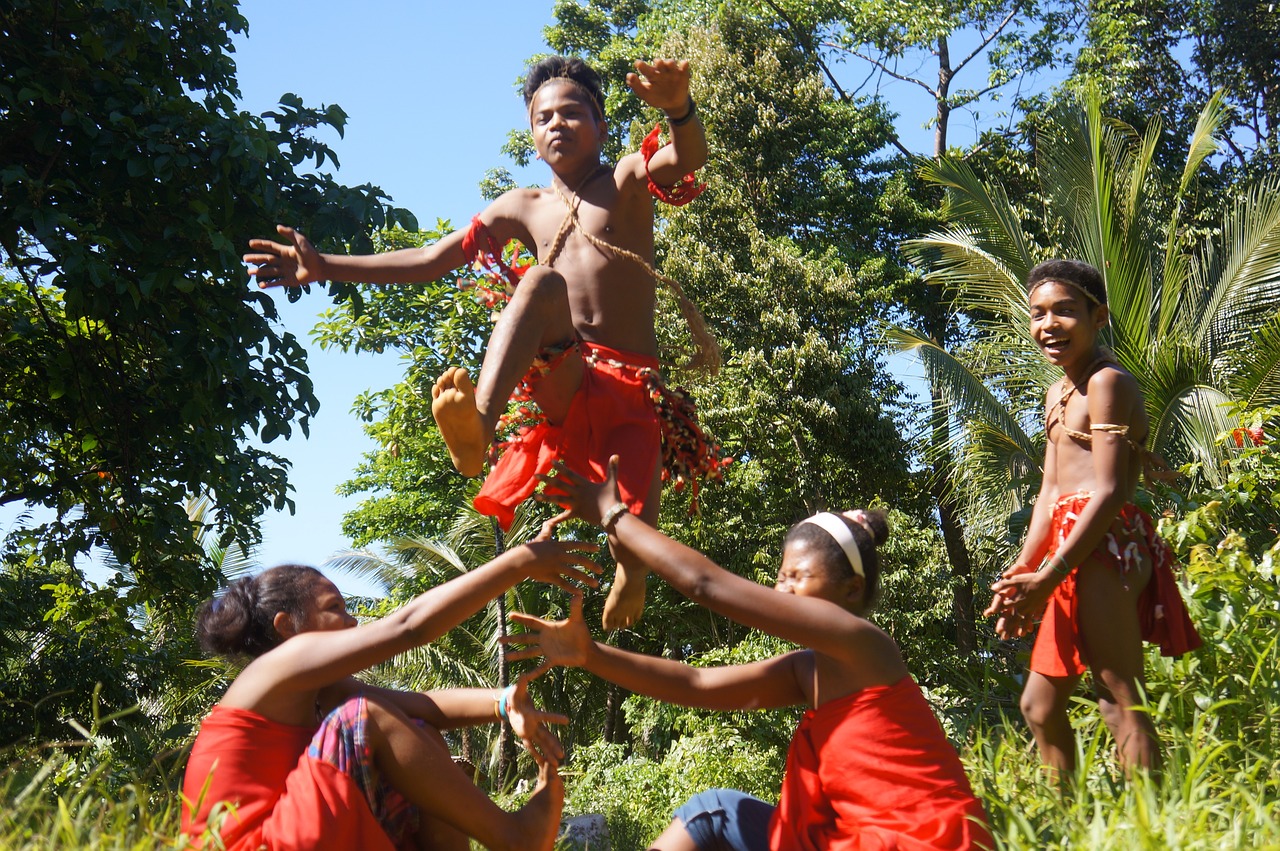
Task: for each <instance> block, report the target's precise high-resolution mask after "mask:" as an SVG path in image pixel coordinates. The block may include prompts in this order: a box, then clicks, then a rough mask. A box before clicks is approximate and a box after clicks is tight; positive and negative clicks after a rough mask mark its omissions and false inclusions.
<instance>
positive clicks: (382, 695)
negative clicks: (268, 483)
mask: <svg viewBox="0 0 1280 851" xmlns="http://www.w3.org/2000/svg"><path fill="white" fill-rule="evenodd" d="M574 546H575V547H579V548H580V547H582V546H583V545H574ZM582 568H588V569H590V570H592V571H598V570H599V568H598V567H597V566H596V565H594V564H593V563H592V562H591V560H590V559H588V558H587V557H586V556H584V555H579V554H576V553H573V552H571V551H570V547H569V546H567V545H565V544H560V543H557V542H554V541H549V540H542V539H539V540H537V541H534V542H533V543H531V544H527V545H525V546H523V547H519V548H516V549H513V550H509V551H508V552H506V553H504V554H503V555H501V556H499V557H498V558H496V559H494V560H493V561H491V562H489V563H488V564H486V565H485V566H483V567H481V568H478V569H476V570H473V571H471V572H469V573H467V574H464V575H463V576H460V577H458V578H456V579H453V580H452V581H450V582H447V583H445V584H444V585H440V586H438V587H436V588H432V589H431V590H430V591H427V592H426V593H425V594H422V595H421V596H419V597H417V598H415V599H414V600H413V601H412V602H410V603H409V604H408V605H406V606H404V607H403V608H401V609H400V610H398V611H396V612H394V613H392V614H390V615H388V616H386V617H384V618H381V619H380V620H377V621H373V622H371V623H366V624H363V625H359V626H357V624H356V620H355V618H353V617H351V615H349V614H348V613H347V608H346V601H344V600H343V598H342V594H341V593H339V591H338V589H337V587H336V586H334V584H333V583H332V582H330V581H329V580H328V579H326V578H324V576H323V575H321V574H320V572H319V571H317V570H316V569H315V568H311V567H299V566H296V565H283V566H280V567H275V568H272V569H271V570H268V571H265V572H264V573H262V574H259V575H258V576H254V577H251V578H247V579H242V580H239V581H238V582H235V583H234V584H232V585H231V586H230V587H229V588H228V589H227V590H226V592H225V593H223V594H222V595H221V596H219V597H216V598H215V599H213V600H211V601H209V602H207V603H205V604H204V606H203V607H202V608H201V611H200V614H199V620H198V625H197V632H198V634H199V638H200V642H201V644H202V645H203V646H204V647H205V649H206V650H208V651H211V652H213V653H217V654H220V655H223V656H228V657H233V658H247V659H249V660H250V661H249V663H248V665H247V666H246V667H245V668H244V670H243V671H242V672H241V673H240V675H239V676H237V677H236V678H235V680H234V681H233V682H232V683H231V686H230V687H229V688H228V689H227V693H226V695H225V696H224V697H223V698H222V700H221V701H220V702H219V703H218V704H217V705H216V706H214V708H213V711H212V712H211V713H210V714H209V716H208V717H207V718H205V720H204V722H203V723H202V724H201V727H200V733H199V735H198V736H197V737H196V742H195V745H194V746H193V748H192V751H191V758H190V760H189V761H188V763H187V772H186V780H185V783H184V786H183V796H184V799H185V800H184V807H183V832H184V833H187V834H188V835H189V836H191V837H192V839H193V840H195V842H197V843H199V842H201V841H202V838H203V837H204V835H205V834H206V833H207V828H208V824H209V822H210V821H211V820H216V819H215V816H218V815H220V814H225V815H224V817H223V819H222V825H221V839H222V842H223V843H224V845H220V846H219V847H226V848H228V849H232V851H235V849H268V851H281V849H299V851H301V849H321V848H360V849H366V851H367V850H368V849H387V851H390V849H392V848H401V849H422V851H425V849H454V851H465V849H467V848H469V847H470V845H469V840H468V837H474V838H476V839H477V840H479V841H480V842H481V843H482V844H483V845H484V846H485V847H486V848H493V849H537V850H538V851H550V849H551V848H552V845H553V843H554V840H555V835H556V831H557V829H558V827H559V821H560V809H561V806H562V803H563V800H564V790H563V786H562V784H561V781H560V778H559V776H558V775H557V773H556V764H557V761H558V760H559V759H560V758H561V756H562V753H561V750H560V743H559V742H558V741H556V738H555V736H553V735H552V734H551V733H550V732H549V731H548V730H547V729H546V728H545V727H544V726H543V723H544V722H556V723H564V722H565V719H564V718H563V717H562V716H554V715H548V714H546V713H542V712H539V711H538V710H537V709H536V708H535V707H534V706H533V704H532V702H531V701H530V700H529V696H528V691H527V680H528V679H529V678H525V679H524V680H522V681H521V682H520V683H519V684H518V685H516V686H510V687H508V688H507V689H504V690H502V691H495V690H493V689H448V690H443V691H433V692H426V693H417V692H402V691H395V690H391V689H381V688H374V687H372V686H366V685H364V684H362V683H360V682H358V681H357V680H355V679H353V678H352V675H353V674H355V673H356V672H357V671H360V670H363V669H365V668H368V667H370V666H371V665H376V664H378V663H379V662H383V661H386V660H387V659H390V658H391V657H392V656H395V655H397V654H399V653H403V652H404V651H406V650H409V649H410V648H413V647H417V646H420V645H422V644H426V643H427V642H430V641H432V640H434V639H436V638H438V637H439V636H441V635H442V634H444V633H445V632H447V631H448V630H450V629H452V628H453V627H455V626H457V625H458V624H459V623H461V622H462V620H463V619H464V618H466V617H469V616H470V615H471V614H473V613H474V612H476V611H477V610H478V609H479V608H480V607H481V606H483V605H485V604H486V603H487V602H489V601H490V600H492V599H493V598H494V597H496V596H497V595H498V594H501V593H503V592H505V591H506V590H507V589H508V588H510V587H511V586H512V585H514V584H515V583H517V582H519V581H520V580H522V579H526V578H531V579H538V580H540V581H543V582H550V583H553V584H556V585H560V586H562V587H571V586H569V583H568V582H567V580H566V579H565V577H573V578H577V579H583V580H587V581H588V583H589V584H593V585H594V583H595V580H594V578H593V577H592V576H591V575H590V574H587V573H585V572H584V571H583V570H582ZM502 719H507V720H509V721H510V722H511V725H512V729H513V730H515V732H516V733H517V734H518V735H520V736H521V737H522V738H523V739H524V740H525V746H526V747H527V748H528V749H529V750H530V752H531V753H533V755H534V758H535V759H536V760H537V761H538V764H539V777H538V785H537V788H536V789H535V790H534V793H533V796H532V798H531V799H530V801H529V803H528V804H526V805H525V807H524V808H523V809H521V810H519V811H518V812H515V813H507V812H505V811H503V810H501V809H499V808H498V807H497V806H496V805H495V804H494V803H493V801H491V800H490V799H489V798H488V796H487V795H485V794H484V793H483V792H481V791H480V790H479V789H477V788H476V786H475V785H474V784H473V783H472V782H471V779H470V778H469V777H467V775H466V774H465V773H464V772H463V771H462V769H461V768H459V767H458V766H456V765H454V763H453V760H452V758H451V756H450V754H449V751H448V749H447V748H446V746H445V742H444V739H443V737H442V736H441V735H440V732H439V731H440V730H444V729H451V728H456V727H465V726H470V725H476V724H484V723H492V722H494V721H495V720H497V721H501V720H502Z"/></svg>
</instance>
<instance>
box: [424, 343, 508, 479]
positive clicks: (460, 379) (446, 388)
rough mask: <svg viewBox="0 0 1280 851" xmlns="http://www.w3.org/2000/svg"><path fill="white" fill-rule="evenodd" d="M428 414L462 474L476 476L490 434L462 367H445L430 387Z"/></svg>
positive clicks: (473, 386)
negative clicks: (429, 411)
mask: <svg viewBox="0 0 1280 851" xmlns="http://www.w3.org/2000/svg"><path fill="white" fill-rule="evenodd" d="M431 416H433V417H435V419H436V425H437V426H439V427H440V435H441V436H442V437H444V443H445V446H447V447H448V448H449V458H450V459H451V460H452V461H453V466H454V467H456V468H457V470H458V472H459V473H461V474H462V475H464V476H478V475H480V473H481V471H482V470H484V458H485V455H486V454H487V453H488V451H489V442H490V441H491V440H492V438H493V435H492V434H490V433H488V429H486V428H485V427H484V422H483V421H482V420H481V419H480V411H479V410H478V409H477V408H476V388H475V385H473V384H472V383H471V376H470V375H468V374H467V371H466V370H465V369H462V368H461V367H457V366H455V367H452V368H450V369H447V370H445V373H444V375H442V376H440V377H439V378H438V379H437V380H436V384H435V386H434V387H432V388H431Z"/></svg>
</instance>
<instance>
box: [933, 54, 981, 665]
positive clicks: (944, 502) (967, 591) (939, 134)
mask: <svg viewBox="0 0 1280 851" xmlns="http://www.w3.org/2000/svg"><path fill="white" fill-rule="evenodd" d="M937 54H938V94H937V107H938V125H937V128H936V130H935V132H934V137H933V157H934V159H935V160H939V159H941V158H942V157H943V156H944V155H945V154H946V153H947V129H948V126H949V123H950V118H951V103H950V101H949V100H948V97H949V94H950V90H951V78H952V77H953V76H954V75H955V71H954V70H953V69H952V68H951V51H950V48H949V46H948V44H947V39H946V37H945V36H944V37H942V38H939V39H938V50H937ZM932 301H933V303H932V304H930V305H929V307H930V308H932V310H926V315H925V317H924V320H925V330H926V332H928V334H929V335H930V336H931V337H933V339H935V340H937V341H938V342H939V343H945V341H946V339H947V337H948V336H949V334H950V331H951V328H950V321H949V320H950V314H949V313H948V311H947V308H946V305H945V304H944V303H943V300H942V294H941V293H939V296H938V298H937V299H934V300H932ZM929 405H930V411H929V414H930V419H931V428H930V430H929V434H930V444H931V445H930V449H931V450H932V455H933V457H934V459H935V460H934V463H933V486H932V488H931V490H932V493H933V499H934V502H935V503H937V506H938V524H939V526H940V527H941V528H942V541H943V543H944V544H945V545H946V548H947V561H948V562H949V563H950V564H951V593H952V597H951V613H952V617H954V618H955V623H956V649H957V650H959V651H960V655H961V656H968V655H970V654H971V653H973V651H974V611H973V560H972V559H971V558H970V557H969V547H968V545H967V544H966V543H965V540H964V526H963V524H962V523H961V521H960V511H959V506H957V505H956V501H955V497H954V495H953V494H952V493H951V489H950V488H949V487H948V483H947V480H948V478H950V476H951V456H950V450H949V449H948V447H949V446H950V444H951V412H950V411H949V410H948V408H947V405H946V402H945V401H944V400H943V398H942V391H941V390H940V389H939V388H938V387H937V386H935V385H932V384H931V385H930V387H929Z"/></svg>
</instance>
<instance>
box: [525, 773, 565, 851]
mask: <svg viewBox="0 0 1280 851" xmlns="http://www.w3.org/2000/svg"><path fill="white" fill-rule="evenodd" d="M563 811H564V781H563V780H561V779H560V774H559V772H557V771H556V768H555V766H554V765H552V764H551V763H549V762H544V763H542V764H541V765H539V766H538V785H537V786H536V787H534V790H533V795H532V797H530V798H529V802H528V803H527V804H525V805H524V806H523V807H521V808H520V809H519V810H518V811H517V812H516V813H515V818H516V823H517V824H518V826H519V833H520V841H519V844H518V845H517V846H516V847H519V848H528V849H531V851H552V849H554V848H555V846H556V836H558V835H559V833H560V814H561V813H562V812H563Z"/></svg>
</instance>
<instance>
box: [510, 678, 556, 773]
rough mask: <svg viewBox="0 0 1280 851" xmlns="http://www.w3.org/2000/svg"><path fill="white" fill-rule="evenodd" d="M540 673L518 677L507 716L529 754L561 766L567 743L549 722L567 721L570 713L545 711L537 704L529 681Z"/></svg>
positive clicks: (540, 760) (539, 759) (541, 760)
mask: <svg viewBox="0 0 1280 851" xmlns="http://www.w3.org/2000/svg"><path fill="white" fill-rule="evenodd" d="M539 673H541V672H540V671H535V672H533V673H531V674H525V675H524V676H522V677H520V679H518V680H516V690H515V693H514V694H513V695H512V696H511V703H510V705H509V706H508V707H507V720H508V721H509V722H511V731H512V732H513V733H515V734H516V735H517V736H519V737H520V741H521V742H523V743H524V748H525V750H527V751H528V752H529V755H530V756H532V757H533V758H534V759H535V760H537V761H538V762H539V763H542V762H548V763H550V764H551V765H552V766H558V765H559V764H560V761H561V760H562V759H564V746H563V745H561V744H560V740H559V739H558V738H556V735H555V734H554V733H552V732H551V730H549V729H548V728H547V725H548V724H568V723H569V717H568V716H567V715H562V714H560V713H559V712H546V711H544V710H542V709H539V708H538V707H537V706H535V705H534V703H533V698H532V697H530V696H529V682H530V681H531V680H533V679H534V678H535V677H537V676H538V675H539Z"/></svg>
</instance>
